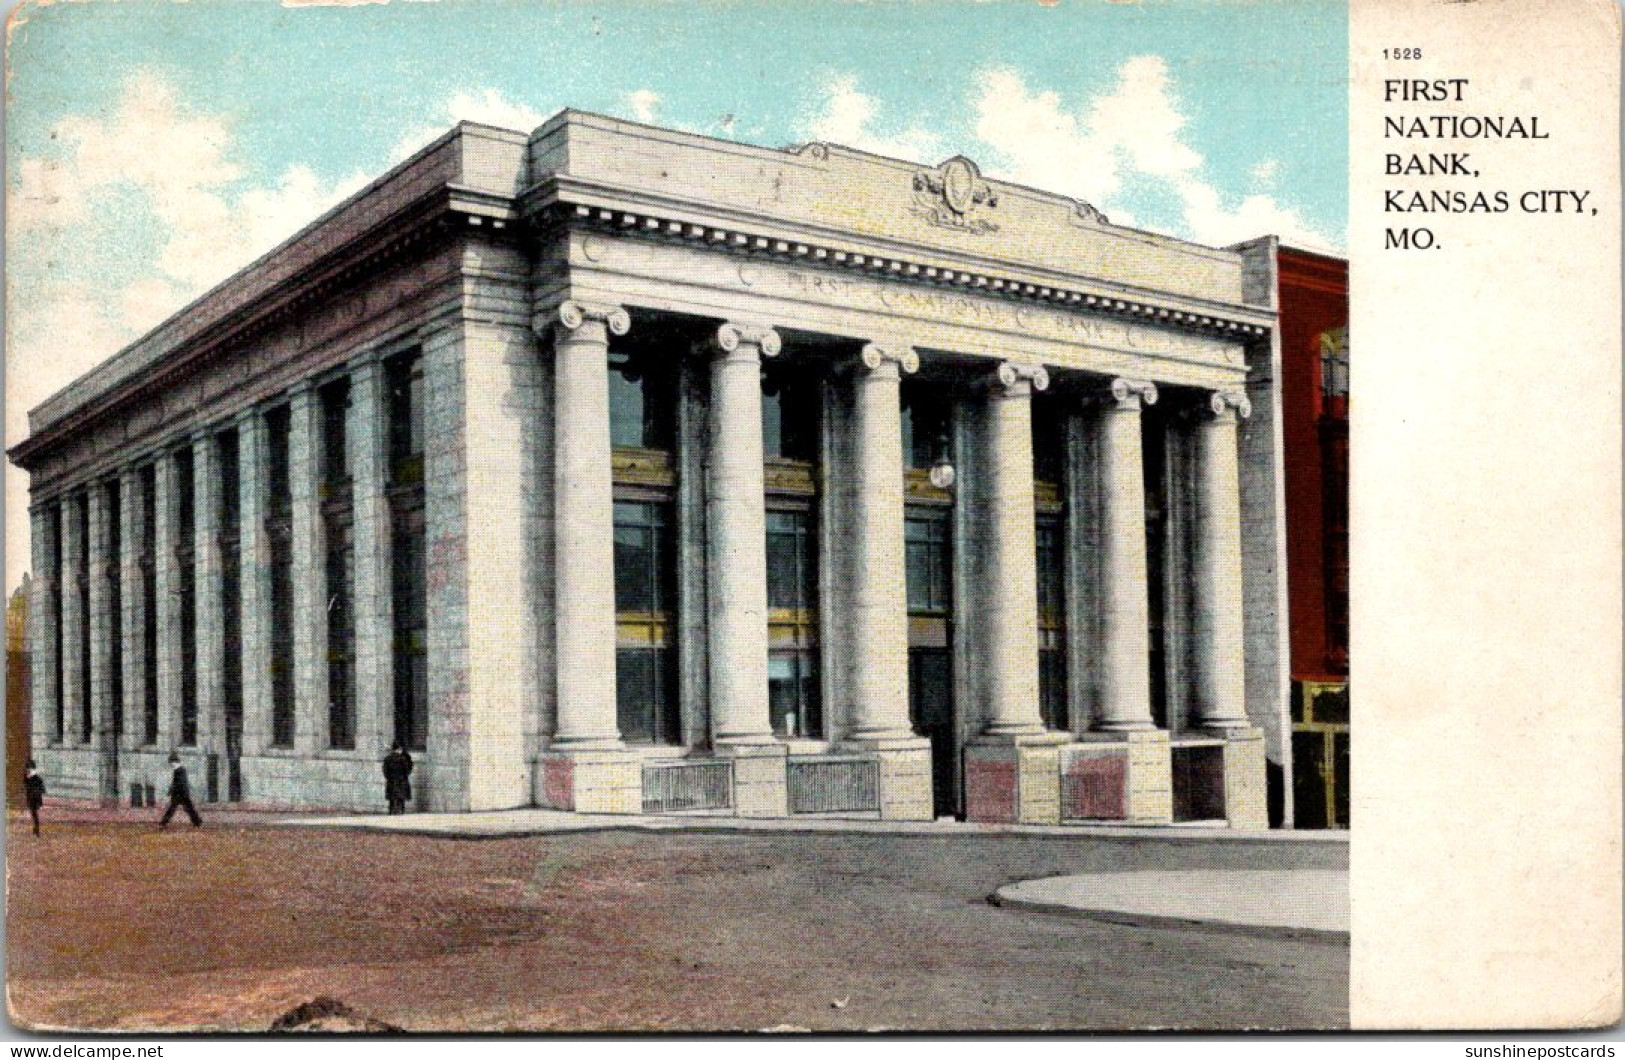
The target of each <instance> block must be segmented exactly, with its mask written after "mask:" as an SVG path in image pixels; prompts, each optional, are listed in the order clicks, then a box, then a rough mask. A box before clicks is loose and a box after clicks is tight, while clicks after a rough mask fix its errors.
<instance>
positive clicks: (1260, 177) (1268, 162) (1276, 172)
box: [1247, 158, 1281, 188]
mask: <svg viewBox="0 0 1625 1060" xmlns="http://www.w3.org/2000/svg"><path fill="white" fill-rule="evenodd" d="M1247 176H1248V177H1250V178H1251V179H1252V182H1253V183H1254V184H1255V185H1257V186H1258V187H1260V188H1273V187H1274V186H1275V182H1276V180H1277V179H1279V177H1280V176H1281V163H1279V162H1277V161H1276V160H1275V159H1273V158H1266V159H1264V160H1263V161H1262V162H1259V163H1258V164H1257V165H1255V166H1253V168H1252V169H1249V170H1248V171H1247Z"/></svg>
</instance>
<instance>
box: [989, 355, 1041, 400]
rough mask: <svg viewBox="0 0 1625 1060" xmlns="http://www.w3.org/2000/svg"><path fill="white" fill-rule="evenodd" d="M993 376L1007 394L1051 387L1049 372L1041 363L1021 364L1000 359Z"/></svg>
mask: <svg viewBox="0 0 1625 1060" xmlns="http://www.w3.org/2000/svg"><path fill="white" fill-rule="evenodd" d="M993 378H994V380H995V382H996V383H997V384H998V386H999V387H1001V388H1003V390H1004V392H1005V393H1006V394H1010V395H1015V394H1021V393H1030V392H1031V391H1034V390H1048V389H1049V372H1048V370H1046V369H1045V368H1044V366H1043V365H1041V364H1020V363H1018V362H1016V361H1000V362H999V367H998V368H997V369H995V370H994V373H993Z"/></svg>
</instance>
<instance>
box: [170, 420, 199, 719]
mask: <svg viewBox="0 0 1625 1060" xmlns="http://www.w3.org/2000/svg"><path fill="white" fill-rule="evenodd" d="M192 483H193V478H192V450H191V449H190V448H186V449H181V450H179V451H177V452H176V453H175V511H176V528H175V566H176V570H177V572H178V573H179V574H180V597H179V599H178V600H177V601H176V606H177V607H179V608H180V612H181V650H180V658H181V675H180V679H181V738H180V742H181V744H182V746H185V747H194V746H196V745H197V568H196V567H195V566H194V564H193V561H194V559H195V558H196V555H197V552H196V536H195V534H196V530H197V523H196V506H195V504H194V503H193V502H194V498H193V492H192Z"/></svg>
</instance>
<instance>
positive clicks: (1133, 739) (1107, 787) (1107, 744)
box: [1061, 728, 1174, 825]
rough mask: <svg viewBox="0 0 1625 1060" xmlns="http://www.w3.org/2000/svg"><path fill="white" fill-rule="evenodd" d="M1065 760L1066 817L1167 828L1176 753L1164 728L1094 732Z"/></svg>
mask: <svg viewBox="0 0 1625 1060" xmlns="http://www.w3.org/2000/svg"><path fill="white" fill-rule="evenodd" d="M1077 740H1078V743H1077V744H1076V745H1075V746H1073V747H1069V748H1067V749H1066V751H1065V752H1064V753H1063V754H1062V756H1061V769H1062V773H1061V817H1062V818H1063V819H1064V820H1068V821H1078V820H1109V821H1123V822H1125V823H1128V824H1147V825H1151V824H1168V823H1170V822H1172V821H1173V819H1174V794H1173V754H1172V750H1171V748H1170V746H1169V743H1168V734H1167V733H1166V732H1165V731H1163V730H1161V729H1156V728H1152V729H1131V730H1117V731H1106V732H1101V731H1090V732H1086V733H1083V734H1081V735H1080V736H1078V737H1077Z"/></svg>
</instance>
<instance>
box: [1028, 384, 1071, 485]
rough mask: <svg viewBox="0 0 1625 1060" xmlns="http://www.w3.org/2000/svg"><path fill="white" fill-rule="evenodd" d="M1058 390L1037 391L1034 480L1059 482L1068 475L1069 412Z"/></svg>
mask: <svg viewBox="0 0 1625 1060" xmlns="http://www.w3.org/2000/svg"><path fill="white" fill-rule="evenodd" d="M1063 400H1064V399H1062V398H1061V397H1060V396H1059V395H1055V394H1034V395H1033V403H1032V410H1033V480H1034V481H1036V482H1045V483H1048V484H1050V485H1051V486H1059V485H1060V484H1061V483H1062V481H1063V480H1064V479H1065V477H1066V414H1065V411H1064V406H1063V405H1062V404H1061V402H1062V401H1063Z"/></svg>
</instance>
